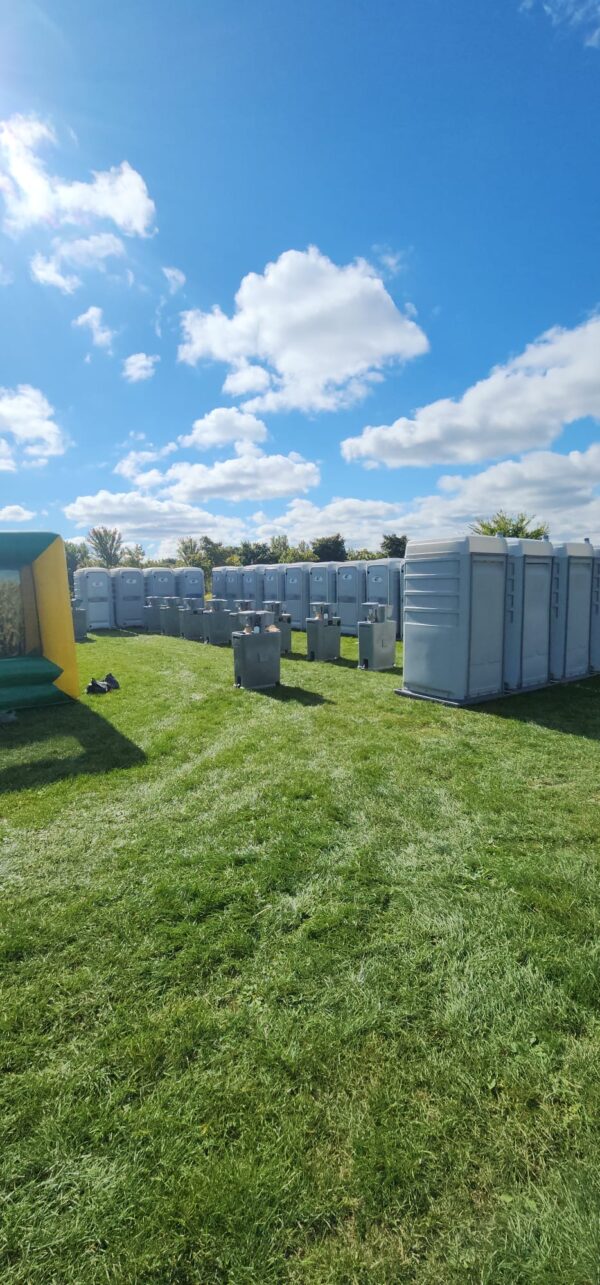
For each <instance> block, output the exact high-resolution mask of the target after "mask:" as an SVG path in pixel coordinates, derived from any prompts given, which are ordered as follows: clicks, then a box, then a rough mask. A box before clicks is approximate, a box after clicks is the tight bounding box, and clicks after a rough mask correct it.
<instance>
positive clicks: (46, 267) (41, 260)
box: [29, 254, 81, 294]
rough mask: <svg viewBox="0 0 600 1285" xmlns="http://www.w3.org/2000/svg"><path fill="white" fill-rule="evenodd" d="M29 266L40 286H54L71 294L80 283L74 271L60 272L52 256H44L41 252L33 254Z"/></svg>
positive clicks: (64, 292)
mask: <svg viewBox="0 0 600 1285" xmlns="http://www.w3.org/2000/svg"><path fill="white" fill-rule="evenodd" d="M29 266H30V269H31V276H32V278H33V280H34V281H37V282H38V285H40V286H56V288H57V289H58V290H62V292H63V294H73V293H74V291H75V290H78V289H79V286H80V285H81V279H80V277H78V276H76V275H75V274H74V273H64V272H61V270H60V267H59V266H58V261H57V259H56V258H54V257H53V256H52V257H50V258H45V256H44V255H43V254H34V256H33V258H32V260H31V263H30V265H29Z"/></svg>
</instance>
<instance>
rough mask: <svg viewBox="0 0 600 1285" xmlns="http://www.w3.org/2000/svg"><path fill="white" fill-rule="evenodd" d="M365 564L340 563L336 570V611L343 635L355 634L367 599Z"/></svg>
mask: <svg viewBox="0 0 600 1285" xmlns="http://www.w3.org/2000/svg"><path fill="white" fill-rule="evenodd" d="M366 565H367V564H366V563H365V562H342V564H341V566H339V567H338V569H337V609H338V614H339V617H340V621H341V627H342V633H343V634H356V633H357V632H358V621H359V619H360V613H361V609H362V605H363V602H366V599H367V573H366Z"/></svg>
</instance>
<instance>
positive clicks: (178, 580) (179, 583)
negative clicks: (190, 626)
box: [175, 567, 204, 602]
mask: <svg viewBox="0 0 600 1285" xmlns="http://www.w3.org/2000/svg"><path fill="white" fill-rule="evenodd" d="M175 593H177V594H179V597H180V598H201V599H202V601H203V602H204V572H203V570H202V567H179V568H178V570H177V571H176V572H175Z"/></svg>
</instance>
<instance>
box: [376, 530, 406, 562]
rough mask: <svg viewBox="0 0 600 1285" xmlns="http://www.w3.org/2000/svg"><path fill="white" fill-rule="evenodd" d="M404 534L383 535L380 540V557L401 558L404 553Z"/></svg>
mask: <svg viewBox="0 0 600 1285" xmlns="http://www.w3.org/2000/svg"><path fill="white" fill-rule="evenodd" d="M406 541H407V537H406V536H405V535H395V534H393V533H392V534H390V535H384V536H383V537H382V540H381V557H382V558H403V557H404V556H405V553H406Z"/></svg>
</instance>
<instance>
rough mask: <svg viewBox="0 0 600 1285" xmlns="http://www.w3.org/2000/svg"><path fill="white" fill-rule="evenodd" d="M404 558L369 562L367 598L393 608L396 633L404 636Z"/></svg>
mask: <svg viewBox="0 0 600 1285" xmlns="http://www.w3.org/2000/svg"><path fill="white" fill-rule="evenodd" d="M403 567H404V558H376V559H375V560H374V561H373V562H368V563H367V600H368V601H369V602H379V603H381V604H382V605H384V606H390V607H391V608H392V619H393V620H395V621H396V634H397V636H398V638H401V637H402V597H403V589H404V575H403Z"/></svg>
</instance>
